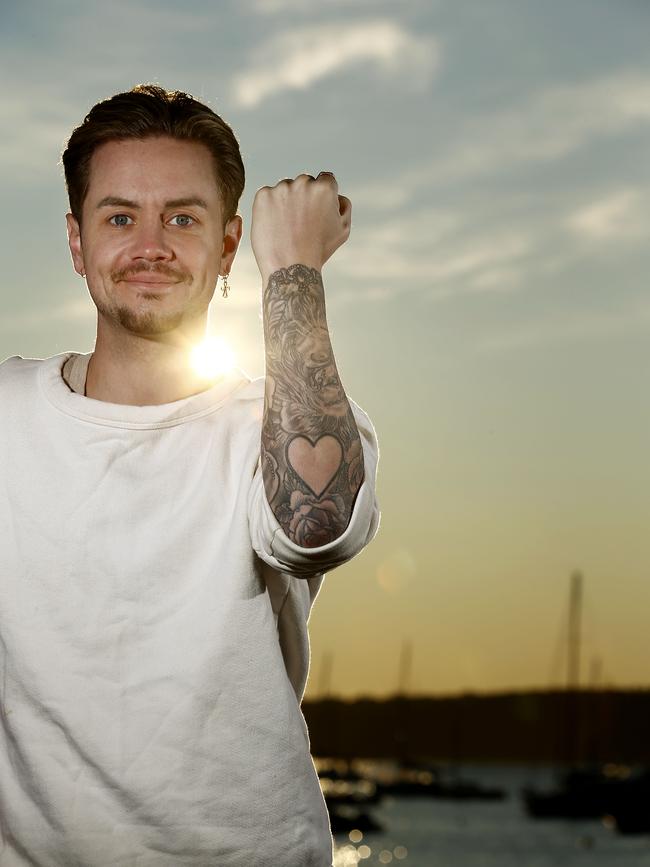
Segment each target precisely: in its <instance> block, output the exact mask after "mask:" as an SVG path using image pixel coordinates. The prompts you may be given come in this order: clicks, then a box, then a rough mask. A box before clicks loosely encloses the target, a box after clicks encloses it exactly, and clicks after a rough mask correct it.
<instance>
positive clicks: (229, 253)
mask: <svg viewBox="0 0 650 867" xmlns="http://www.w3.org/2000/svg"><path fill="white" fill-rule="evenodd" d="M243 231H244V222H243V220H242V218H241V217H240V216H239V214H235V216H234V217H233V218H232V220H228V222H227V223H226V228H225V229H224V236H223V245H222V247H221V267H220V268H219V272H220V273H221V274H229V273H230V269H231V268H232V263H233V260H234V258H235V254H236V253H237V249H238V247H239V242H240V241H241V238H242V233H243Z"/></svg>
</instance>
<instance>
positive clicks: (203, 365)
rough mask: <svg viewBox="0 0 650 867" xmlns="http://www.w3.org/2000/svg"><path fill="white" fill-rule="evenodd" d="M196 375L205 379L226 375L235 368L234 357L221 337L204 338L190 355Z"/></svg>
mask: <svg viewBox="0 0 650 867" xmlns="http://www.w3.org/2000/svg"><path fill="white" fill-rule="evenodd" d="M191 364H192V367H193V368H194V370H195V371H196V373H198V375H199V376H201V377H203V378H205V379H214V377H215V376H220V375H221V374H224V373H227V372H228V371H229V370H232V368H233V367H234V366H235V355H234V353H233V351H232V349H231V348H230V346H228V344H227V343H226V341H225V340H224V339H223V338H222V337H206V339H205V340H203V341H202V342H201V343H199V344H198V346H195V347H194V349H193V350H192V354H191Z"/></svg>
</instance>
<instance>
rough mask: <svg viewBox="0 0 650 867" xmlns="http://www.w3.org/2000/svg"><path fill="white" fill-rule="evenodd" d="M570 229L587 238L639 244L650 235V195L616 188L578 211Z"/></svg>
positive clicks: (572, 219)
mask: <svg viewBox="0 0 650 867" xmlns="http://www.w3.org/2000/svg"><path fill="white" fill-rule="evenodd" d="M566 226H567V228H568V229H569V230H570V231H572V232H574V233H575V234H576V235H577V236H578V237H579V238H581V239H583V240H586V241H597V242H602V241H615V242H616V243H617V244H618V243H620V242H624V241H631V242H633V243H636V242H638V241H640V240H642V239H647V238H648V236H649V235H650V195H648V194H647V193H644V194H642V193H641V192H640V191H639V190H634V189H629V188H628V189H621V190H616V191H614V192H612V193H610V194H609V195H607V196H605V197H604V198H602V199H600V200H597V201H595V202H590V203H589V204H588V205H583V206H582V207H580V208H578V209H577V210H575V211H574V212H573V213H572V214H570V215H569V217H568V218H567V220H566Z"/></svg>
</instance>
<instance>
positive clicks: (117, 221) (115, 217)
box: [108, 214, 131, 226]
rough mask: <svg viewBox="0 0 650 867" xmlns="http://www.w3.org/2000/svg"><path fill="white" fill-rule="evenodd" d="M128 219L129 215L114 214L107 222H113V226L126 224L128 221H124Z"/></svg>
mask: <svg viewBox="0 0 650 867" xmlns="http://www.w3.org/2000/svg"><path fill="white" fill-rule="evenodd" d="M130 219H131V217H129V216H128V215H127V214H114V215H113V216H112V217H111V218H110V219H109V221H108V222H109V223H113V225H114V226H128V223H127V222H126V221H127V220H130ZM113 221H115V222H113Z"/></svg>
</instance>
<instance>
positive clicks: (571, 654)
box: [567, 571, 582, 689]
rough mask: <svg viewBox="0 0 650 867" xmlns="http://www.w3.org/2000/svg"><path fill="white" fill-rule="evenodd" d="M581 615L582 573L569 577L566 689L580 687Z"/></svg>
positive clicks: (575, 573)
mask: <svg viewBox="0 0 650 867" xmlns="http://www.w3.org/2000/svg"><path fill="white" fill-rule="evenodd" d="M581 614H582V573H581V572H577V571H576V572H574V573H573V574H572V575H571V595H570V598H569V647H568V654H567V689H578V688H579V686H580V621H581Z"/></svg>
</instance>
